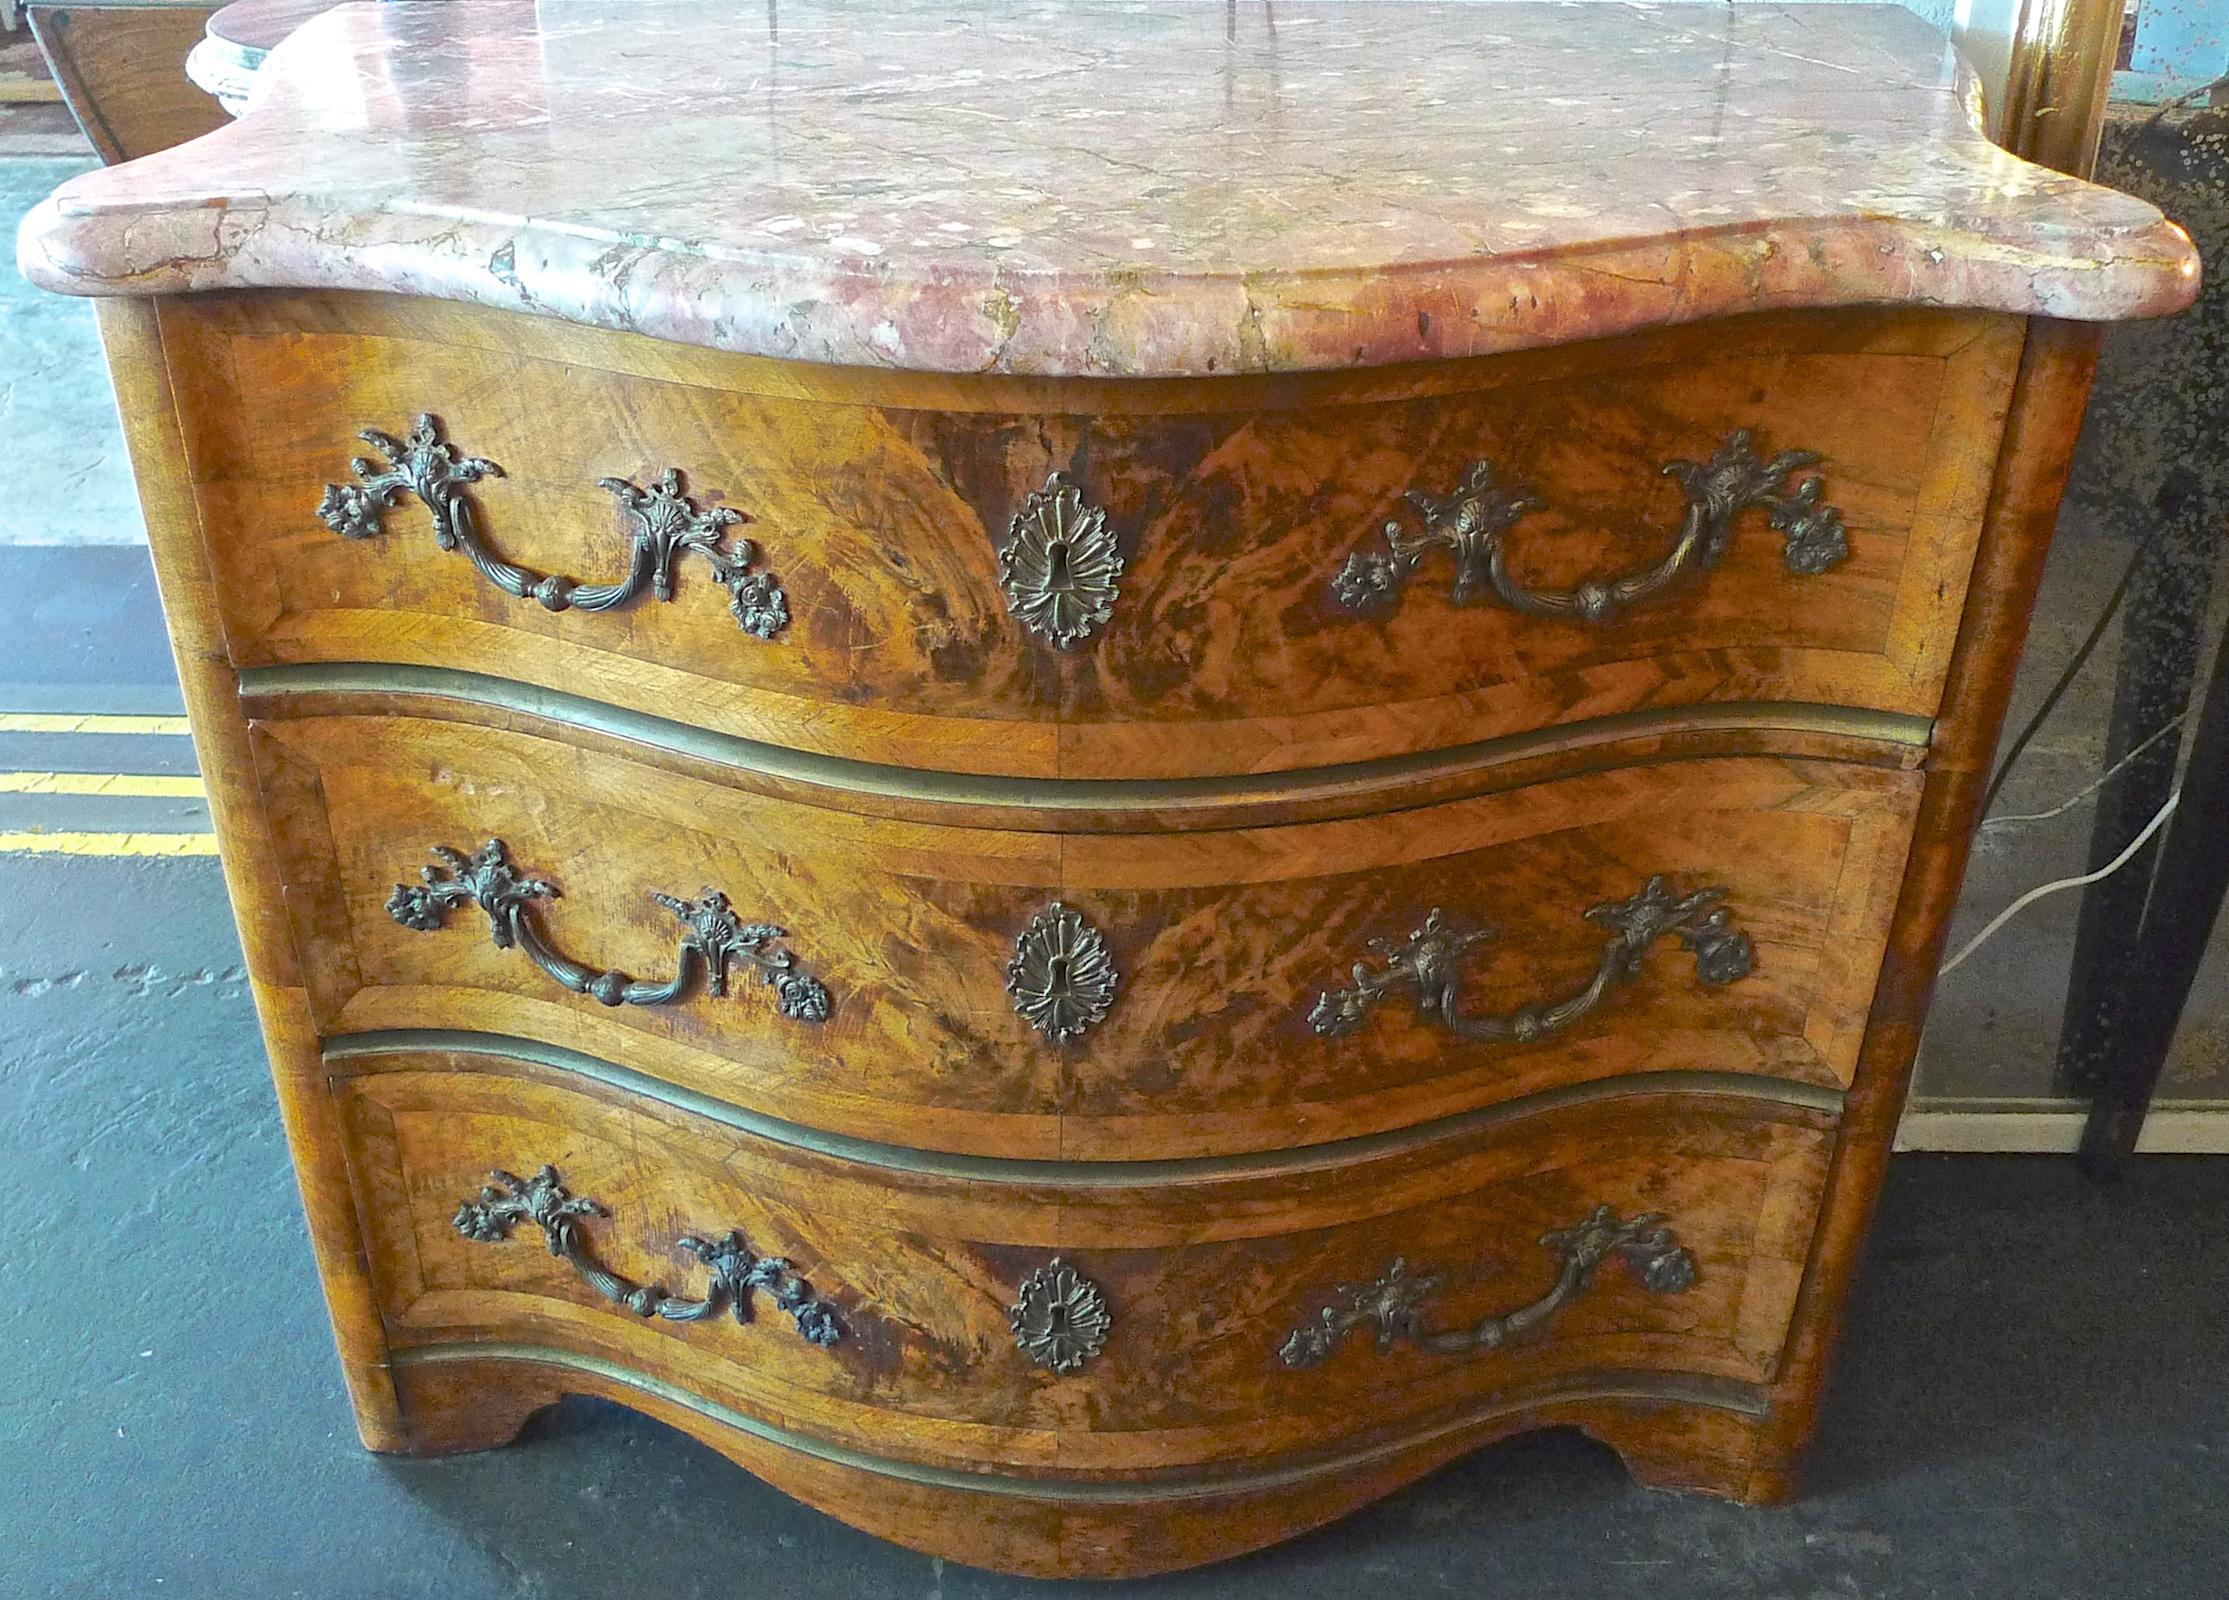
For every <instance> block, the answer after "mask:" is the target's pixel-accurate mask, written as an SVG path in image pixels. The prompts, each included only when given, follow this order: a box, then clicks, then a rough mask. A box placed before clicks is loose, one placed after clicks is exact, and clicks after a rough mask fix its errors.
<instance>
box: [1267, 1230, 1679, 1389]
mask: <svg viewBox="0 0 2229 1600" xmlns="http://www.w3.org/2000/svg"><path fill="white" fill-rule="evenodd" d="M1540 1242H1541V1243H1542V1244H1543V1245H1545V1246H1546V1247H1547V1248H1548V1249H1549V1250H1550V1251H1552V1252H1553V1253H1554V1254H1555V1255H1556V1256H1557V1257H1558V1258H1559V1260H1560V1263H1561V1270H1560V1271H1558V1273H1557V1274H1556V1283H1555V1287H1554V1288H1552V1289H1550V1290H1549V1291H1548V1292H1547V1293H1546V1294H1544V1295H1542V1296H1541V1297H1540V1298H1539V1299H1537V1300H1535V1301H1533V1302H1532V1303H1531V1304H1530V1305H1524V1306H1519V1307H1518V1308H1517V1309H1516V1310H1514V1311H1506V1312H1503V1313H1502V1314H1501V1315H1500V1316H1494V1317H1481V1318H1480V1319H1479V1320H1478V1321H1477V1322H1475V1323H1472V1324H1471V1325H1470V1326H1469V1327H1467V1328H1442V1329H1436V1330H1435V1329H1428V1328H1426V1327H1425V1326H1424V1310H1423V1307H1424V1302H1425V1301H1426V1300H1428V1299H1430V1298H1431V1297H1432V1296H1433V1295H1435V1294H1437V1293H1439V1291H1440V1288H1441V1286H1442V1285H1444V1284H1445V1283H1446V1282H1447V1274H1445V1273H1444V1272H1411V1271H1410V1270H1409V1266H1408V1263H1407V1262H1406V1261H1404V1260H1402V1259H1401V1258H1400V1257H1398V1256H1396V1257H1395V1258H1394V1261H1393V1264H1392V1265H1391V1266H1389V1267H1387V1268H1386V1269H1385V1271H1384V1272H1383V1273H1381V1274H1380V1275H1379V1276H1378V1278H1377V1281H1375V1282H1374V1283H1342V1284H1338V1285H1336V1286H1335V1287H1333V1289H1332V1290H1331V1304H1329V1305H1327V1306H1325V1307H1324V1308H1323V1309H1322V1310H1320V1311H1318V1312H1317V1313H1316V1319H1315V1320H1314V1321H1313V1322H1304V1323H1302V1324H1301V1325H1300V1326H1299V1327H1297V1328H1295V1329H1293V1331H1292V1332H1291V1333H1289V1334H1287V1335H1286V1336H1285V1342H1284V1343H1283V1344H1282V1345H1279V1346H1278V1348H1277V1359H1278V1360H1280V1361H1282V1362H1283V1363H1284V1364H1285V1365H1286V1366H1288V1367H1312V1366H1315V1365H1316V1364H1317V1363H1318V1362H1320V1361H1322V1360H1323V1359H1324V1358H1325V1357H1327V1356H1329V1355H1330V1354H1331V1352H1332V1351H1334V1350H1336V1349H1337V1348H1338V1347H1339V1344H1340V1342H1341V1341H1342V1340H1344V1339H1345V1338H1346V1336H1347V1335H1348V1334H1350V1333H1352V1332H1353V1331H1354V1330H1355V1329H1357V1328H1359V1327H1362V1326H1363V1325H1365V1324H1368V1323H1374V1324H1376V1326H1377V1330H1378V1332H1377V1344H1378V1354H1379V1355H1381V1356H1382V1355H1384V1354H1386V1353H1387V1352H1389V1351H1390V1350H1392V1348H1393V1347H1394V1346H1395V1345H1397V1344H1402V1343H1407V1344H1413V1345H1415V1346H1416V1347H1417V1348H1418V1349H1419V1350H1428V1351H1430V1352H1432V1354H1434V1355H1444V1356H1459V1355H1468V1354H1470V1353H1471V1352H1472V1351H1476V1350H1498V1349H1500V1348H1501V1347H1502V1346H1503V1345H1505V1344H1507V1343H1508V1342H1509V1341H1510V1340H1512V1339H1515V1338H1519V1337H1521V1336H1523V1335H1524V1334H1527V1333H1530V1332H1531V1331H1532V1330H1533V1329H1535V1328H1537V1327H1539V1326H1540V1325H1541V1324H1542V1323H1544V1322H1546V1321H1547V1320H1548V1319H1549V1318H1550V1317H1552V1316H1554V1315H1555V1314H1556V1313H1557V1312H1558V1311H1560V1310H1562V1309H1563V1308H1564V1307H1565V1306H1566V1305H1568V1304H1569V1303H1570V1302H1571V1301H1572V1300H1573V1299H1575V1298H1577V1296H1579V1295H1580V1294H1581V1293H1583V1292H1585V1291H1586V1290H1587V1289H1588V1288H1590V1287H1592V1285H1593V1283H1594V1269H1595V1268H1597V1267H1599V1266H1600V1265H1601V1264H1602V1263H1603V1262H1604V1261H1605V1260H1607V1259H1608V1258H1609V1257H1610V1256H1611V1255H1613V1254H1616V1255H1620V1256H1623V1257H1624V1258H1625V1264H1626V1265H1627V1266H1628V1267H1630V1268H1631V1269H1632V1270H1633V1271H1634V1272H1636V1273H1638V1274H1639V1275H1640V1279H1641V1283H1642V1285H1643V1287H1645V1288H1647V1289H1648V1290H1650V1291H1651V1292H1652V1293H1655V1294H1680V1293H1683V1292H1685V1291H1686V1290H1688V1289H1690V1288H1693V1287H1694V1284H1695V1258H1694V1257H1693V1256H1691V1255H1689V1254H1688V1253H1687V1251H1686V1250H1685V1249H1684V1248H1682V1247H1681V1246H1680V1244H1679V1243H1678V1241H1676V1240H1675V1239H1673V1237H1672V1230H1671V1229H1669V1228H1667V1227H1666V1226H1665V1225H1664V1218H1663V1216H1662V1215H1661V1214H1660V1213H1658V1212H1654V1211H1651V1212H1646V1213H1644V1214H1643V1215H1641V1216H1638V1217H1635V1218H1633V1219H1632V1220H1631V1221H1630V1222H1621V1221H1619V1220H1618V1214H1617V1212H1616V1210H1615V1209H1614V1208H1612V1207H1610V1206H1596V1207H1595V1208H1594V1210H1593V1211H1592V1212H1590V1213H1589V1214H1588V1216H1587V1219H1586V1220H1585V1221H1584V1222H1581V1223H1580V1224H1578V1225H1577V1226H1576V1227H1571V1228H1559V1229H1557V1230H1556V1231H1555V1232H1553V1233H1544V1234H1542V1235H1541V1236H1540Z"/></svg>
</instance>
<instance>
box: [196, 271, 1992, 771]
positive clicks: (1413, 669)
mask: <svg viewBox="0 0 2229 1600" xmlns="http://www.w3.org/2000/svg"><path fill="white" fill-rule="evenodd" d="M161 314H162V317H163V321H164V330H165V340H166V345H167V347H168V350H169V354H170V359H171V363H172V367H173V371H174V376H175V379H176V381H177V383H178V384H179V387H180V389H181V390H182V391H183V392H184V393H185V394H186V396H187V403H186V404H185V406H184V408H183V409H184V411H185V414H186V425H187V435H188V452H189V456H190V462H191V470H192V474H193V478H194V481H195V489H196V492H197V494H198V496H199V499H200V502H201V505H202V509H203V516H204V525H205V528H206V530H207V537H208V541H209V544H210V547H211V556H212V560H213V562H214V565H215V568H216V571H217V574H218V579H219V584H218V587H219V599H220V605H221V607H222V610H223V617H224V624H225V627H226V631H227V636H228V638H229V640H230V643H231V648H232V651H233V655H234V658H235V660H236V661H237V662H238V663H239V664H241V665H253V666H265V665H274V664H286V663H305V662H332V661H384V662H402V663H408V664H415V665H422V666H434V667H446V668H456V669H463V670H468V671H481V672H491V673H497V674H500V675H503V676H508V677H513V678H518V679H522V680H526V681H530V682H533V683H536V684H540V685H543V686H546V687H552V688H560V689H565V690H570V691H573V692H576V693H581V694H586V695H589V696H592V697H595V698H599V699H603V700H606V701H609V702H612V703H616V704H621V705H625V706H629V707H632V708H634V709H637V710H642V711H648V712H652V713H655V714H659V715H664V716H669V717H675V718H679V719H682V720H685V721H688V722H692V723H696V724H699V725H702V726H706V727H711V728H715V729H718V730H720V731H723V732H728V733H735V734H740V735H743V736H744V737H748V738H755V739H761V740H765V741H768V742H772V743H776V744H781V745H786V746H790V747H793V748H800V749H808V750H815V751H820V752H824V753H828V754H834V755H842V756H850V757H856V758H860V759H866V760H876V761H884V762H892V763H896V764H899V765H905V766H914V767H924V768H933V769H942V770H950V771H967V772H978V773H991V774H1005V775H1013V776H1069V777H1107V776H1125V777H1187V776H1205V775H1220V774H1230V773H1241V772H1250V771H1276V770H1289V769H1293V768H1299V767H1306V766H1314V765H1321V764H1330V763H1337V762H1348V761H1359V760H1367V759H1371V758H1375V757H1381V756H1388V755H1396V754H1404V753H1409V752H1415V751H1424V750H1433V749H1441V748H1446V747H1449V746H1454V745H1459V744H1465V743H1469V742H1472V741H1476V740H1481V739H1487V738H1492V737H1495V736H1498V735H1502V734H1507V733H1513V732H1520V731H1526V730H1530V729H1535V728H1540V727H1546V726H1550V725H1554V724H1558V723H1563V722H1567V721H1573V720H1577V719H1580V718H1586V717H1594V716H1600V715H1604V714H1608V713H1614V712H1623V711H1631V710H1636V709H1643V708H1670V707H1680V706H1688V705H1695V704H1698V703H1705V702H1714V701H1732V700H1792V701H1809V702H1819V703H1832V704H1841V705H1850V706H1857V707H1863V708H1867V709H1871V710H1879V711H1886V712H1892V713H1902V714H1908V715H1914V716H1927V715H1930V714H1931V713H1932V712H1933V710H1934V709H1935V705H1936V702H1937V699H1938V697H1939V694H1940V690H1941V685H1942V677H1943V671H1944V667H1945V663H1946V661H1947V657H1948V651H1949V644H1950V641H1951V639H1952V637H1953V636H1954V634H1955V631H1956V621H1957V615H1958V611H1959V608H1960V606H1961V605H1962V603H1963V599H1964V592H1965V583H1966V576H1967V570H1968V567H1969V564H1970V561H1971V556H1972V548H1973V540H1974V536H1975V532H1976V529H1977V527H1978V524H1979V520H1980V515H1981V510H1982V506H1983V503H1984V500H1985V497H1986V494H1987V491H1988V487H1989V478H1990V470H1991V465H1992V461H1993V454H1994V443H1995V440H1996V438H1997V436H1998V432H1999V430H2000V428H2001V425H2002V420H2003V414H2004V408H2005V404H2006V400H2007V396H2008V393H2009V388H2010V383H2011V378H2012V371H2013V367H2014V364H2015V362H2016V360H2017V356H2018V351H2019V345H2020V324H2019V323H2018V321H2017V320H2015V319H2009V318H2001V317H1981V316H1973V315H1956V316H1954V315H1949V314H1933V313H1929V314H1916V313H1910V312H1902V313H1874V312H1866V313H1848V314H1835V315H1823V314H1820V315H1810V316H1802V317H1797V316H1787V317H1768V318H1751V319H1746V320H1743V321H1738V322H1731V323H1721V324H1716V325H1712V326H1707V327H1701V328H1692V329H1679V330H1671V331H1668V332H1664V333H1659V334H1652V335H1649V336H1646V337H1643V338H1638V339H1631V340H1621V341H1611V342H1605V343H1599V344H1594V345H1586V346H1577V347H1570V348H1566V349H1562V350H1554V351H1546V352H1539V353H1534V354H1526V355H1517V356H1509V357H1503V358H1498V359H1495V360H1491V361H1483V362H1451V363H1441V364H1436V365H1433V366H1429V367H1414V368H1402V369H1381V370H1378V371H1374V372H1367V373H1358V374H1352V375H1348V374H1329V375H1322V374H1319V375H1312V376H1305V377H1299V378H1283V379H1256V378H1230V379H1209V380H1203V381H1194V382H1158V381H1157V382H1137V381H1130V382H1121V381H1102V380H1017V379H990V378H985V379H971V380H953V379H943V378H933V377H922V376H918V375H911V376H909V375H904V374H890V373H875V372H861V371H847V370H837V369H829V368H814V367H806V366H802V365H793V364H787V363H776V362H764V361H756V360H749V359H745V358H739V357H730V356H723V355H719V354H716V353H713V352H709V351H704V350H698V349H693V348H688V347H682V346H673V345H666V344H660V343H657V342H654V341H651V340H647V339H642V338H635V337H629V336H624V335H611V334H602V333H597V332H594V331H592V330H586V329H581V328H575V327H570V326H566V325H562V324H556V323H546V322H542V321H540V320H537V319H532V318H522V317H517V316H512V315H508V314H503V313H495V312H489V311H482V310H477V309H474V308H468V307H457V306H448V305H442V304H438V303H432V302H407V301H395V300H389V299H386V298H383V297H370V296H354V297H349V296H327V297H315V296H292V295H269V294H267V295H260V296H227V297H214V298H209V297H204V298H195V299H187V300H180V301H176V302H169V303H165V304H164V306H163V307H162V313H161ZM421 414H431V415H433V416H435V417H437V418H438V419H439V426H440V430H441V432H440V436H439V437H440V439H441V440H442V441H443V442H445V443H446V445H447V446H448V447H450V449H451V451H452V452H453V460H454V462H456V463H460V464H461V463H462V462H464V461H465V460H467V459H469V458H477V459H478V460H481V461H484V462H488V463H492V464H493V467H494V468H499V469H500V476H498V475H496V473H495V472H494V471H493V470H492V469H491V470H488V471H486V472H484V473H483V472H482V471H481V469H480V468H478V467H461V466H460V467H459V468H458V469H457V470H455V471H453V470H451V469H450V465H449V463H448V462H445V461H444V459H443V458H442V457H441V456H440V455H439V454H438V453H435V454H421V455H420V456H419V458H418V460H417V463H416V465H417V466H419V467H420V468H424V469H431V470H430V471H420V472H419V473H418V475H417V476H416V478H415V479H412V478H411V477H410V474H409V471H408V469H409V468H410V467H411V465H412V463H411V462H410V461H409V460H407V459H405V460H397V459H394V457H395V454H396V451H395V450H389V449H388V448H386V447H385V446H381V447H379V448H376V449H375V448H367V447H366V446H365V445H364V444H362V443H360V442H358V439H357V435H358V434H359V432H360V431H362V430H364V429H375V430H380V431H382V432H384V433H385V434H387V435H389V436H390V440H389V442H390V443H391V444H393V445H394V446H395V447H397V450H399V451H400V453H401V454H402V455H403V456H404V457H408V456H410V455H411V453H412V452H411V448H410V440H409V438H408V435H409V434H410V431H411V428H412V425H413V419H414V418H416V417H417V416H419V415H421ZM1745 429H1746V430H1750V432H1751V439H1752V443H1751V445H1750V446H1749V453H1748V454H1747V455H1744V454H1743V453H1742V450H1741V448H1740V447H1739V446H1738V444H1737V443H1736V442H1735V436H1736V435H1737V434H1738V433H1739V432H1740V431H1741V430H1745ZM1781 452H1807V453H1809V454H1811V455H1816V456H1817V458H1818V460H1817V462H1816V464H1815V465H1808V464H1793V465H1791V464H1789V463H1786V462H1776V461H1775V460H1774V457H1775V456H1776V455H1777V454H1778V453H1781ZM358 456H360V457H363V458H364V464H363V465H362V466H361V467H360V468H359V469H358V471H357V472H356V474H354V475H352V473H351V467H350V460H351V457H358ZM1682 463H1686V464H1685V465H1682ZM390 468H402V469H405V470H404V471H403V472H401V473H400V474H396V473H391V472H390V471H389V470H388V469H390ZM669 469H678V471H679V473H680V477H679V478H678V479H677V480H666V481H667V485H668V487H669V488H670V489H671V490H672V491H673V492H672V493H667V492H664V491H662V490H661V488H660V485H661V480H663V479H664V477H665V474H666V473H667V472H668V470H669ZM458 471H461V472H462V476H458ZM1056 473H1058V474H1061V475H1062V478H1061V479H1059V480H1055V479H1053V476H1052V475H1053V474H1056ZM1814 478H1815V479H1816V480H1817V489H1816V491H1814V490H1812V489H1811V488H1809V487H1807V485H1808V484H1809V483H1810V480H1812V479H1814ZM367 485H368V487H367ZM1063 485H1066V487H1065V488H1064V487H1063ZM329 486H331V487H332V488H333V490H334V491H335V492H334V493H333V494H332V495H331V497H330V498H328V490H329ZM1814 493H1815V494H1816V498H1815V499H1814V498H1813V495H1814ZM383 499H384V500H389V501H391V502H392V503H388V504H381V503H378V502H380V501H381V500H383ZM321 503H322V504H323V507H324V510H325V513H326V516H325V519H324V520H321V518H320V507H321ZM731 512H739V513H741V514H742V518H741V519H731V518H730V517H729V516H727V515H726V513H731ZM713 513H718V514H716V515H715V514H713ZM328 524H330V525H328ZM336 529H339V530H342V531H336ZM344 532H345V533H347V534H350V535H356V536H355V537H344V536H343V533H344ZM444 541H446V542H447V543H448V544H449V546H450V547H449V548H443V543H444ZM475 549H477V550H478V551H479V552H480V559H478V560H474V559H468V556H470V555H471V554H472V553H473V551H474V550H475ZM669 571H670V582H661V580H662V579H663V578H664V577H665V576H666V574H667V573H668V572H669ZM552 575H560V576H559V577H557V578H556V579H555V580H554V581H545V580H548V579H551V578H552ZM1618 580H1625V581H1622V582H1621V581H1618ZM1590 585H1591V587H1590ZM507 590H509V591H516V592H506V591H507ZM538 602H539V603H538ZM550 605H554V606H557V607H560V609H545V607H546V606H550ZM1585 611H1592V612H1594V613H1596V614H1595V615H1593V616H1588V615H1584V614H1577V613H1580V612H1585Z"/></svg>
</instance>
